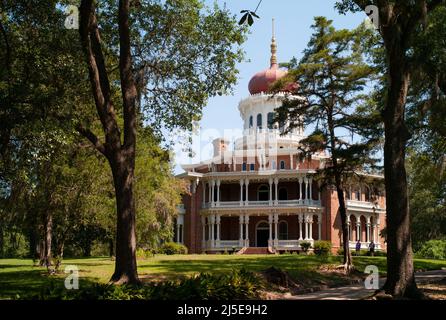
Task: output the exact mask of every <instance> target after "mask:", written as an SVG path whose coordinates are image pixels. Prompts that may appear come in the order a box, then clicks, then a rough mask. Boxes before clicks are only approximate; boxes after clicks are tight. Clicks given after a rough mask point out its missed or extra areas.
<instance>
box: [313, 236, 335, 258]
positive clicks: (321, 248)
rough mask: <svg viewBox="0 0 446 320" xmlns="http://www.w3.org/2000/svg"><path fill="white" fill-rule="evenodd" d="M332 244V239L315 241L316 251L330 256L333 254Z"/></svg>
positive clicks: (320, 254) (317, 253)
mask: <svg viewBox="0 0 446 320" xmlns="http://www.w3.org/2000/svg"><path fill="white" fill-rule="evenodd" d="M331 247H332V244H331V242H330V241H322V240H318V241H315V242H314V245H313V249H314V253H315V254H316V255H318V256H329V255H330V254H331Z"/></svg>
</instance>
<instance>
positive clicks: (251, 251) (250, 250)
mask: <svg viewBox="0 0 446 320" xmlns="http://www.w3.org/2000/svg"><path fill="white" fill-rule="evenodd" d="M242 254H271V252H270V250H268V248H266V247H265V248H256V247H249V248H246V249H245V250H244V251H243V253H242Z"/></svg>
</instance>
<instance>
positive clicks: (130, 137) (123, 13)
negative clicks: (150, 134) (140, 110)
mask: <svg viewBox="0 0 446 320" xmlns="http://www.w3.org/2000/svg"><path fill="white" fill-rule="evenodd" d="M129 11H130V4H129V0H120V1H119V45H120V48H119V71H120V76H121V92H122V97H123V108H124V110H123V113H124V148H125V149H126V150H129V149H133V150H134V147H135V142H136V99H137V96H138V93H137V90H136V85H135V79H134V77H133V70H132V56H131V46H130V26H129V15H130V12H129Z"/></svg>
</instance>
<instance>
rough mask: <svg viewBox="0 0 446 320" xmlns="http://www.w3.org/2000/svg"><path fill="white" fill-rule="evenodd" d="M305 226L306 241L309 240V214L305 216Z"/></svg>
mask: <svg viewBox="0 0 446 320" xmlns="http://www.w3.org/2000/svg"><path fill="white" fill-rule="evenodd" d="M304 226H305V238H304V240H309V238H308V214H306V213H305V215H304Z"/></svg>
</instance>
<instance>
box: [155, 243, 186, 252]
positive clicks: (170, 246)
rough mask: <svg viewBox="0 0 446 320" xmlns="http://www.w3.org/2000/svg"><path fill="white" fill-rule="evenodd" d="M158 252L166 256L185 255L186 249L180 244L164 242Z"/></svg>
mask: <svg viewBox="0 0 446 320" xmlns="http://www.w3.org/2000/svg"><path fill="white" fill-rule="evenodd" d="M159 252H160V253H164V254H167V255H173V254H187V247H186V246H185V245H183V244H181V243H176V242H166V243H164V244H163V245H162V246H161V248H160V250H159Z"/></svg>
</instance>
